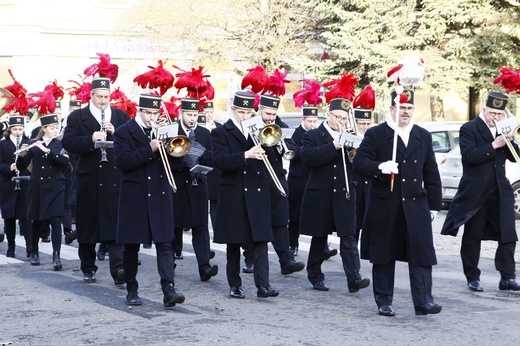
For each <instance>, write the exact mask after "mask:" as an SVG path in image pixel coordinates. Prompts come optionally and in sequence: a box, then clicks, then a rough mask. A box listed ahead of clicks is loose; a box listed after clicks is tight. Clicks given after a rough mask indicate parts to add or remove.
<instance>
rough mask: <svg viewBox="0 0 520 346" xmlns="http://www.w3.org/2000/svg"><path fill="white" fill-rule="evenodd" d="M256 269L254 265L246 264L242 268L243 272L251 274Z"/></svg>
mask: <svg viewBox="0 0 520 346" xmlns="http://www.w3.org/2000/svg"><path fill="white" fill-rule="evenodd" d="M254 271H255V269H254V267H253V265H252V264H251V265H247V264H246V265H245V266H244V267H243V268H242V273H245V274H251V273H254Z"/></svg>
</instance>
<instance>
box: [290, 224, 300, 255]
mask: <svg viewBox="0 0 520 346" xmlns="http://www.w3.org/2000/svg"><path fill="white" fill-rule="evenodd" d="M299 238H300V221H299V220H290V221H289V246H290V247H291V248H294V247H296V246H298V245H299V243H298V239H299Z"/></svg>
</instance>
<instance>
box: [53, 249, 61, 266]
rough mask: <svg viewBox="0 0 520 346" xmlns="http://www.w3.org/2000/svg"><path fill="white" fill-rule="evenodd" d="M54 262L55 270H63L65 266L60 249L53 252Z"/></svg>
mask: <svg viewBox="0 0 520 346" xmlns="http://www.w3.org/2000/svg"><path fill="white" fill-rule="evenodd" d="M52 264H53V265H54V270H61V269H62V268H63V266H62V265H61V261H60V253H59V252H58V251H54V252H53V253H52Z"/></svg>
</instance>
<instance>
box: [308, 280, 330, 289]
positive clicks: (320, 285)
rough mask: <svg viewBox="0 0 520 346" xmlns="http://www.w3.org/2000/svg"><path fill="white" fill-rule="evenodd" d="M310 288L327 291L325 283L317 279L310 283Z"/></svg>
mask: <svg viewBox="0 0 520 346" xmlns="http://www.w3.org/2000/svg"><path fill="white" fill-rule="evenodd" d="M312 288H314V289H315V290H318V291H328V290H329V288H328V287H327V286H325V283H324V282H323V281H318V282H316V283H315V284H314V285H312Z"/></svg>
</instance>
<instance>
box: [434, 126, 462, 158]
mask: <svg viewBox="0 0 520 346" xmlns="http://www.w3.org/2000/svg"><path fill="white" fill-rule="evenodd" d="M452 136H453V141H454V144H455V145H458V143H459V133H458V131H453V132H452ZM432 146H433V151H434V152H435V153H448V152H449V151H450V150H451V143H450V136H449V133H448V131H434V132H432Z"/></svg>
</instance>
